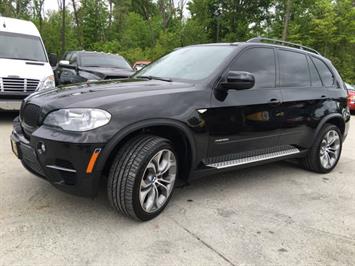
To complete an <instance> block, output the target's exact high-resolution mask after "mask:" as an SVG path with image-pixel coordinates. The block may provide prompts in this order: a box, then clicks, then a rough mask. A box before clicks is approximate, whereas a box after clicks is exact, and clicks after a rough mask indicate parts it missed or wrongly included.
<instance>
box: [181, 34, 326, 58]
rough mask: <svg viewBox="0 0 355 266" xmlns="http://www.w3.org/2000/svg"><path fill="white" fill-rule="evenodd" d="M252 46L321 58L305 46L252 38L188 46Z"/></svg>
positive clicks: (313, 50) (317, 53)
mask: <svg viewBox="0 0 355 266" xmlns="http://www.w3.org/2000/svg"><path fill="white" fill-rule="evenodd" d="M253 44H259V45H263V46H272V47H281V48H288V49H291V50H295V51H303V52H307V53H312V54H315V55H318V56H322V55H321V54H320V53H319V52H318V51H317V50H315V49H313V48H310V47H307V46H304V45H301V44H297V43H292V42H287V41H282V40H277V39H270V38H264V37H256V38H252V39H250V40H247V41H246V42H233V43H205V44H193V45H190V46H238V45H253ZM177 49H180V48H177Z"/></svg>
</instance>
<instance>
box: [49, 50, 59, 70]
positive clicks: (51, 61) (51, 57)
mask: <svg viewBox="0 0 355 266" xmlns="http://www.w3.org/2000/svg"><path fill="white" fill-rule="evenodd" d="M48 60H49V64H50V65H51V66H52V67H55V66H56V65H57V62H58V59H57V55H56V54H54V53H49V54H48Z"/></svg>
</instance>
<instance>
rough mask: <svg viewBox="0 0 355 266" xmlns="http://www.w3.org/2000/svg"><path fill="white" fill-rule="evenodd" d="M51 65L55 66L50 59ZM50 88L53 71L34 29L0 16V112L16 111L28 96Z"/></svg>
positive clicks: (34, 27) (53, 57)
mask: <svg viewBox="0 0 355 266" xmlns="http://www.w3.org/2000/svg"><path fill="white" fill-rule="evenodd" d="M51 61H52V62H51V63H52V65H55V64H56V57H55V56H54V55H51ZM54 87H55V83H54V76H53V70H52V67H51V65H50V63H49V60H48V55H47V52H46V49H45V48H44V45H43V42H42V38H41V35H40V34H39V32H38V30H37V28H36V26H35V25H34V24H33V23H32V22H29V21H24V20H18V19H12V18H5V17H1V16H0V110H19V108H20V105H21V101H22V100H23V99H24V98H25V97H27V96H28V95H29V94H31V93H33V92H34V91H37V90H42V89H50V88H54Z"/></svg>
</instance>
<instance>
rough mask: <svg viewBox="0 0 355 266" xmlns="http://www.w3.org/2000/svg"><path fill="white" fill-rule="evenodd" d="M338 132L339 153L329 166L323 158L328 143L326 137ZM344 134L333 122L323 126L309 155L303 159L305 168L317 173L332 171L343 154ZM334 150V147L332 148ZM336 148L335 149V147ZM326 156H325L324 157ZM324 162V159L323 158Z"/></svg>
mask: <svg viewBox="0 0 355 266" xmlns="http://www.w3.org/2000/svg"><path fill="white" fill-rule="evenodd" d="M334 132H336V134H337V135H338V137H339V141H337V142H336V143H338V145H339V147H338V153H337V156H336V158H335V157H334V158H332V160H331V161H332V163H331V164H328V165H327V167H325V166H324V163H322V159H321V157H323V156H322V154H324V145H325V143H326V137H327V134H330V135H332V133H334ZM336 134H335V133H334V134H333V136H336ZM342 143H343V141H342V134H341V132H340V130H339V128H338V127H337V126H335V125H332V124H325V125H324V126H323V128H322V130H321V131H320V132H319V134H318V136H317V139H316V140H315V142H314V144H313V146H312V147H311V149H310V150H309V151H308V153H307V155H306V157H305V158H303V159H302V164H303V166H304V168H305V169H307V170H310V171H313V172H317V173H329V172H331V171H332V170H333V169H334V168H335V167H336V165H337V164H338V161H339V158H340V155H341V151H342ZM326 146H327V144H326ZM330 150H332V149H330ZM333 150H334V149H333ZM329 154H333V152H331V153H330V152H329ZM323 158H324V157H323ZM323 162H324V160H323Z"/></svg>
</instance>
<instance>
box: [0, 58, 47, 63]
mask: <svg viewBox="0 0 355 266" xmlns="http://www.w3.org/2000/svg"><path fill="white" fill-rule="evenodd" d="M1 58H4V59H14V60H25V61H35V62H40V61H39V60H36V59H31V58H21V57H1Z"/></svg>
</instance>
